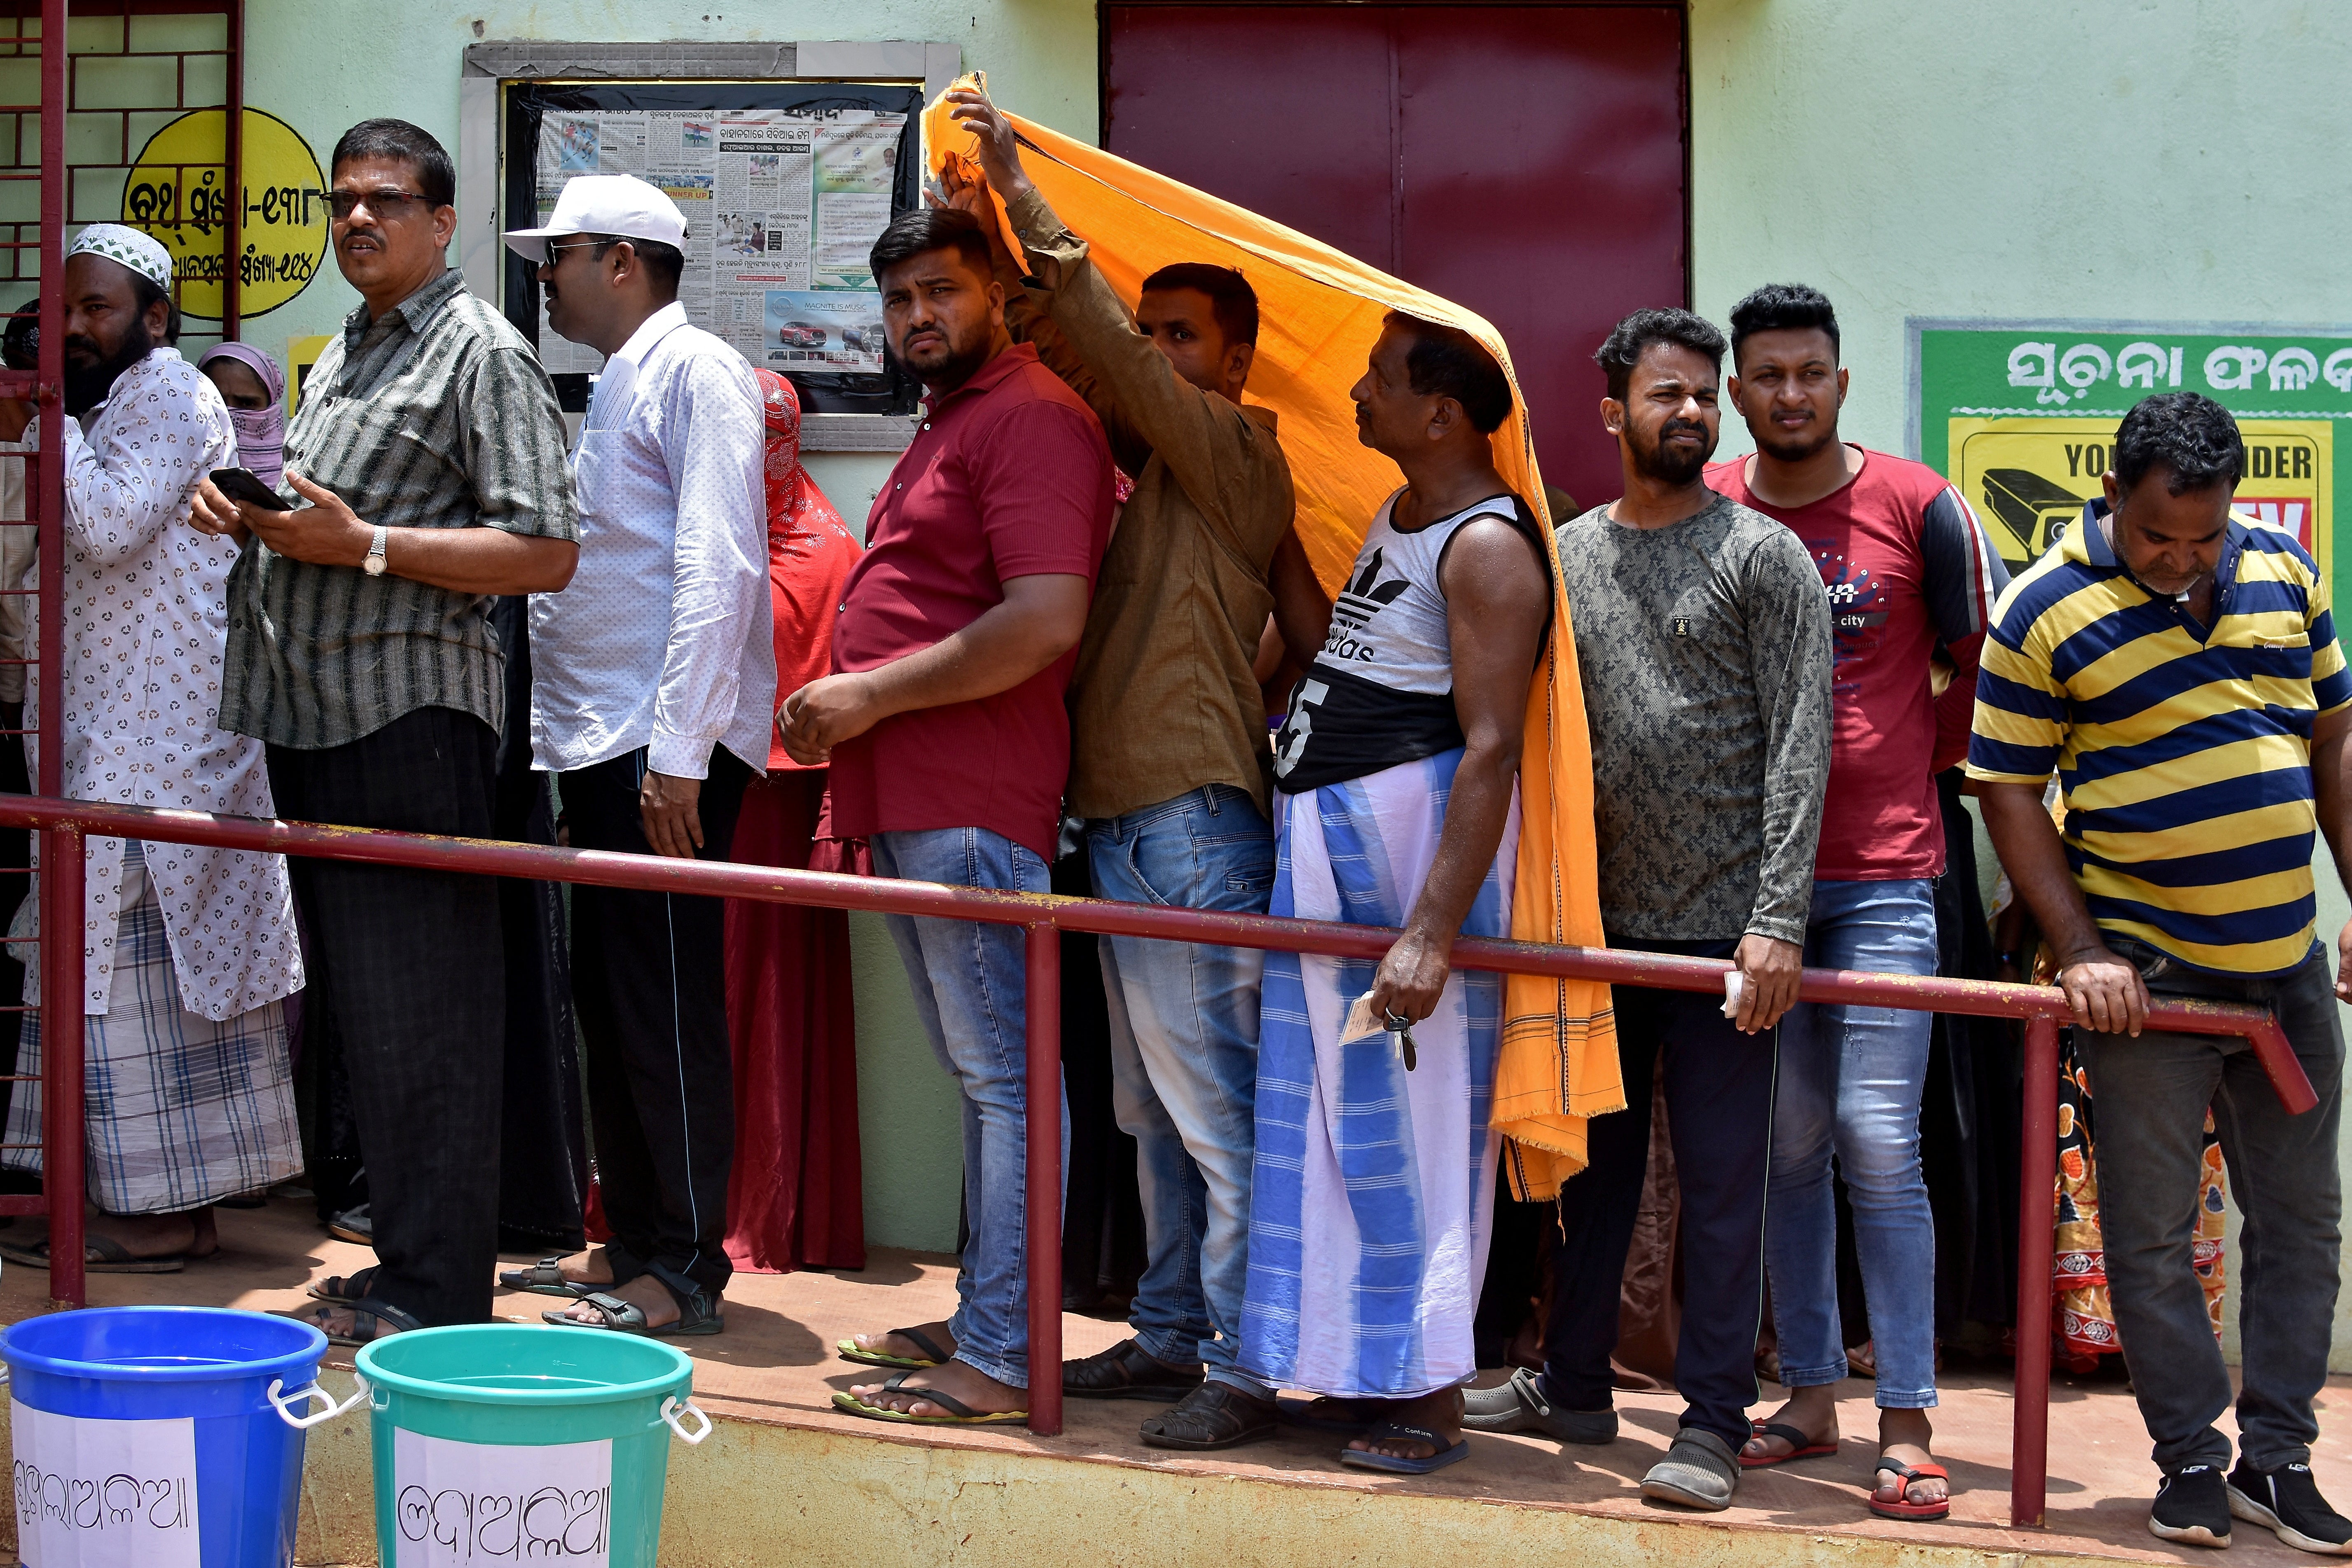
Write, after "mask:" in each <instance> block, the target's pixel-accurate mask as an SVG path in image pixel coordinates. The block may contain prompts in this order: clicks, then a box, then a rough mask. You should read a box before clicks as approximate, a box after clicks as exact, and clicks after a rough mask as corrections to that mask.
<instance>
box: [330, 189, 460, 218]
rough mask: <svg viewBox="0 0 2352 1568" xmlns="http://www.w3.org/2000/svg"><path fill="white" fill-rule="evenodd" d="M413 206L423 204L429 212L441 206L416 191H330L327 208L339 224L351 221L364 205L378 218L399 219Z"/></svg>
mask: <svg viewBox="0 0 2352 1568" xmlns="http://www.w3.org/2000/svg"><path fill="white" fill-rule="evenodd" d="M412 204H422V205H423V206H424V207H425V210H426V211H428V212H429V211H431V210H432V209H433V208H434V207H435V206H437V205H440V204H438V203H436V202H435V201H434V200H433V199H432V198H431V197H430V196H420V195H417V194H416V193H415V192H414V191H390V190H386V191H329V192H328V193H327V206H328V209H329V210H330V211H331V212H332V213H333V214H334V215H335V221H336V222H337V223H345V222H348V221H350V218H351V216H352V214H353V213H354V212H357V211H358V210H359V209H360V207H361V206H362V205H365V206H366V207H367V209H368V211H370V212H372V213H373V214H375V216H378V217H399V216H404V215H405V214H406V213H407V211H408V209H409V206H410V205H412Z"/></svg>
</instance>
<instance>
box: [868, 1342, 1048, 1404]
mask: <svg viewBox="0 0 2352 1568" xmlns="http://www.w3.org/2000/svg"><path fill="white" fill-rule="evenodd" d="M915 1331H916V1332H917V1333H919V1334H920V1335H922V1336H923V1337H924V1338H925V1339H927V1340H929V1341H930V1342H931V1343H933V1344H935V1345H937V1346H939V1347H940V1349H941V1350H943V1351H945V1352H948V1355H949V1356H950V1358H951V1359H952V1358H953V1356H954V1355H955V1353H956V1339H955V1335H954V1334H952V1333H950V1332H949V1331H948V1326H947V1324H945V1323H943V1322H941V1323H917V1324H916V1325H915ZM849 1342H850V1343H851V1344H854V1345H856V1347H857V1348H858V1349H859V1350H862V1351H872V1352H874V1353H875V1354H877V1355H889V1356H897V1357H898V1359H899V1360H900V1361H929V1360H930V1359H931V1352H929V1351H927V1350H925V1349H924V1348H923V1347H922V1346H920V1345H919V1344H917V1343H916V1342H914V1341H912V1340H910V1339H908V1338H907V1337H906V1336H905V1335H904V1334H901V1333H899V1332H898V1331H897V1330H896V1329H893V1330H891V1331H889V1332H888V1333H887V1334H854V1335H852V1336H851V1337H850V1341H849ZM949 1392H950V1393H953V1392H954V1391H953V1390H952V1389H950V1391H949ZM1006 1408H1007V1409H1012V1408H1015V1407H1014V1406H1011V1405H1008V1406H1006Z"/></svg>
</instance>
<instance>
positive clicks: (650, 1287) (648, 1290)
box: [563, 1258, 681, 1329]
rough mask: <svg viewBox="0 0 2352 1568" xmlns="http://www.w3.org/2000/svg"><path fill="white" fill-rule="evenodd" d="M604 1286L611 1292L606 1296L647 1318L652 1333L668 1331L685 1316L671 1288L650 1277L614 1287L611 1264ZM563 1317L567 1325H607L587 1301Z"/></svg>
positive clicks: (578, 1303)
mask: <svg viewBox="0 0 2352 1568" xmlns="http://www.w3.org/2000/svg"><path fill="white" fill-rule="evenodd" d="M570 1262H571V1260H570V1259H568V1258H567V1259H565V1267H566V1268H567V1269H568V1268H569V1267H570ZM567 1277H568V1275H567ZM604 1282H605V1284H606V1286H607V1289H604V1291H603V1292H602V1294H604V1295H607V1296H616V1297H618V1298H619V1299H620V1300H624V1301H626V1302H628V1303H629V1304H630V1305H631V1306H633V1307H635V1308H636V1309H637V1310H639V1311H641V1312H643V1313H644V1314H645V1315H646V1327H647V1328H649V1329H666V1328H667V1327H669V1325H670V1324H672V1323H675V1322H677V1320H678V1318H679V1317H680V1316H681V1314H680V1312H679V1311H678V1306H677V1297H675V1296H673V1295H671V1294H670V1293H669V1287H668V1286H667V1285H665V1284H663V1283H662V1282H661V1281H660V1280H658V1279H655V1278H654V1277H653V1276H652V1275H650V1274H640V1275H638V1276H637V1277H636V1278H635V1279H632V1280H630V1281H629V1282H628V1283H627V1284H625V1285H613V1284H611V1281H610V1269H609V1264H608V1268H607V1278H606V1280H605V1281H604ZM583 1283H591V1284H593V1283H595V1281H593V1280H590V1281H583ZM563 1317H564V1321H567V1322H573V1323H586V1324H587V1325H589V1326H590V1327H591V1328H594V1327H597V1326H598V1325H600V1324H602V1323H603V1322H604V1313H602V1312H600V1311H598V1310H596V1309H595V1307H594V1306H593V1304H592V1303H590V1302H587V1301H574V1302H572V1305H570V1306H569V1307H566V1308H564V1309H563Z"/></svg>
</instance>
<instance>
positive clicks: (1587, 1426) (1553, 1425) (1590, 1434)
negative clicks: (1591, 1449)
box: [1462, 1367, 1617, 1445]
mask: <svg viewBox="0 0 2352 1568" xmlns="http://www.w3.org/2000/svg"><path fill="white" fill-rule="evenodd" d="M1462 1425H1463V1426H1465V1427H1467V1428H1469V1429H1470V1430H1471V1431H1473V1432H1534V1433H1540V1434H1541V1435H1543V1436H1548V1437H1557V1438H1559V1440H1560V1441H1561V1442H1563V1443H1583V1444H1588V1445H1598V1444H1601V1443H1613V1442H1615V1441H1616V1440H1617V1412H1616V1411H1614V1410H1609V1409H1602V1410H1562V1409H1561V1408H1560V1407H1559V1405H1554V1404H1553V1403H1552V1402H1551V1399H1550V1397H1549V1395H1547V1394H1545V1393H1544V1389H1543V1379H1542V1378H1540V1377H1538V1376H1537V1375H1536V1374H1535V1373H1532V1372H1529V1371H1528V1369H1527V1368H1525V1367H1520V1368H1519V1369H1518V1370H1517V1371H1516V1372H1514V1373H1511V1380H1510V1381H1509V1382H1508V1383H1500V1384H1496V1385H1495V1386H1494V1387H1492V1388H1465V1389H1464V1390H1463V1391H1462Z"/></svg>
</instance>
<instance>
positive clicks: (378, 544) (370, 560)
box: [361, 522, 384, 577]
mask: <svg viewBox="0 0 2352 1568" xmlns="http://www.w3.org/2000/svg"><path fill="white" fill-rule="evenodd" d="M383 542H384V529H383V524H382V523H380V522H379V523H377V524H376V525H375V542H374V543H373V544H371V545H369V546H368V552H367V559H366V560H365V561H364V562H362V563H361V565H362V567H363V568H364V569H365V570H366V572H367V574H368V575H369V576H371V577H381V576H383V568H384V559H383Z"/></svg>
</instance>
